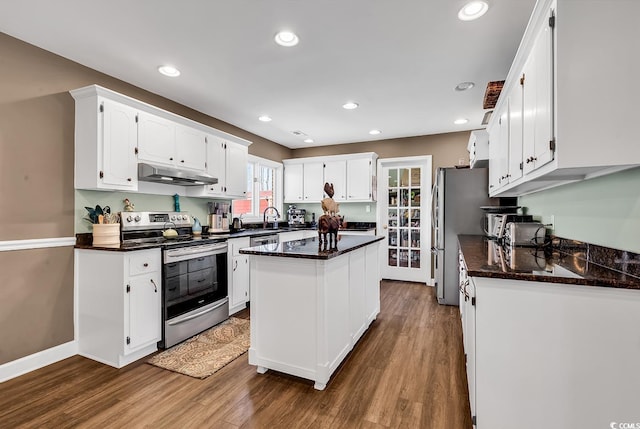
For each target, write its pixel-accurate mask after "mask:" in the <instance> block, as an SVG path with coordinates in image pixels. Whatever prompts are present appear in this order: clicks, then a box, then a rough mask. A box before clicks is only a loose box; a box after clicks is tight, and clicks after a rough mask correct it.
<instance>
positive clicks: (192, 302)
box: [121, 212, 229, 348]
mask: <svg viewBox="0 0 640 429" xmlns="http://www.w3.org/2000/svg"><path fill="white" fill-rule="evenodd" d="M121 219H122V222H121V225H122V226H121V234H122V237H121V238H122V245H123V246H124V247H131V248H136V247H140V248H143V247H145V246H149V245H150V244H161V247H162V261H163V265H162V341H160V342H159V343H158V346H159V347H161V348H168V347H171V346H173V345H175V344H177V343H179V342H181V341H184V340H186V339H187V338H189V337H192V336H193V335H195V334H197V333H199V332H201V331H204V330H205V329H208V328H210V327H212V326H214V325H216V324H218V323H220V322H222V321H224V320H226V319H227V318H228V317H229V298H228V287H227V240H226V238H224V237H220V236H212V237H207V236H204V237H193V236H192V235H191V224H192V223H191V217H190V216H189V214H188V213H184V212H180V213H178V212H122V213H121ZM167 228H173V229H175V230H176V231H177V232H178V235H177V237H175V238H172V239H168V238H164V237H163V234H162V233H163V231H164V230H165V229H167Z"/></svg>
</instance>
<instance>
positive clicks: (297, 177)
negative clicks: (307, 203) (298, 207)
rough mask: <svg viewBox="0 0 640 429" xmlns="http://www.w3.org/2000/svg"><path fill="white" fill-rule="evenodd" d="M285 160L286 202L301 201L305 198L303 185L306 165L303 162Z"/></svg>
mask: <svg viewBox="0 0 640 429" xmlns="http://www.w3.org/2000/svg"><path fill="white" fill-rule="evenodd" d="M283 162H284V202H285V203H301V202H303V200H304V189H303V186H302V180H303V170H304V165H303V164H302V163H301V162H291V163H288V162H286V161H283Z"/></svg>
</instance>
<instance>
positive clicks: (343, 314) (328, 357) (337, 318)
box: [315, 253, 353, 384]
mask: <svg viewBox="0 0 640 429" xmlns="http://www.w3.org/2000/svg"><path fill="white" fill-rule="evenodd" d="M350 254H351V253H349V254H346V255H342V256H339V257H337V258H333V259H329V260H326V261H318V267H319V268H320V269H319V271H320V272H321V273H322V276H321V278H322V280H321V282H320V283H319V284H318V286H319V288H318V301H317V302H318V315H319V317H318V325H317V337H318V366H317V374H316V378H315V380H316V381H318V382H320V383H322V384H326V383H327V382H328V381H329V378H330V377H331V374H332V373H333V372H334V371H335V370H336V369H337V368H338V366H339V365H340V363H341V362H342V360H343V359H344V358H345V357H346V356H347V354H348V353H349V351H351V349H352V348H353V342H352V341H351V332H350V329H349V320H350V316H349V312H350V302H349V296H350V293H349V290H350V288H351V286H352V285H351V284H350V277H351V276H350V275H349V271H350V264H349V262H350V258H349V255H350Z"/></svg>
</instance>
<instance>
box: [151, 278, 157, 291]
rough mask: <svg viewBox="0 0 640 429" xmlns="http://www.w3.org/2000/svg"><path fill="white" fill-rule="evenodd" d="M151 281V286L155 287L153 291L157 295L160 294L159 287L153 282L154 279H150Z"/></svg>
mask: <svg viewBox="0 0 640 429" xmlns="http://www.w3.org/2000/svg"><path fill="white" fill-rule="evenodd" d="M149 280H151V284H152V285H153V291H154V292H155V293H158V285H156V282H154V281H153V279H149Z"/></svg>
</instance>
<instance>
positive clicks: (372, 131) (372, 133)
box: [369, 130, 382, 136]
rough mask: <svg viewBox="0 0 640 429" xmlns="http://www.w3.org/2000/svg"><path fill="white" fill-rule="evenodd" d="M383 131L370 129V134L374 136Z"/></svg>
mask: <svg viewBox="0 0 640 429" xmlns="http://www.w3.org/2000/svg"><path fill="white" fill-rule="evenodd" d="M381 132H382V131H380V130H371V131H369V134H371V135H372V136H377V135H378V134H380V133H381Z"/></svg>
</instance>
